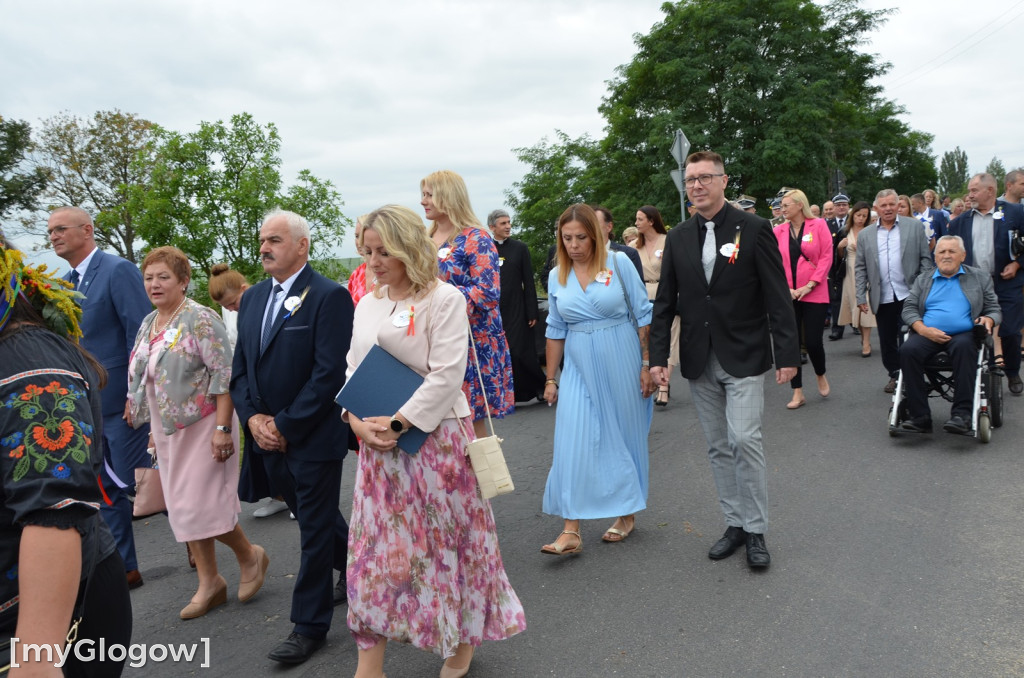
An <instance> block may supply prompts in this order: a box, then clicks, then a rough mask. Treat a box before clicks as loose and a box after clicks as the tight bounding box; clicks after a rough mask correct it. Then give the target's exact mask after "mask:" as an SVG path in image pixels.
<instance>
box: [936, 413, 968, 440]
mask: <svg viewBox="0 0 1024 678" xmlns="http://www.w3.org/2000/svg"><path fill="white" fill-rule="evenodd" d="M942 428H943V429H945V430H946V431H947V432H948V433H959V434H960V435H963V434H965V433H970V432H971V427H970V426H968V425H967V422H966V421H964V418H963V417H961V416H960V415H959V414H954V415H953V416H952V417H950V418H949V421H947V422H946V423H945V424H943V425H942Z"/></svg>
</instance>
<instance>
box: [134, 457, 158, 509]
mask: <svg viewBox="0 0 1024 678" xmlns="http://www.w3.org/2000/svg"><path fill="white" fill-rule="evenodd" d="M166 510H167V502H166V501H165V500H164V488H163V485H161V484H160V465H159V464H158V463H157V461H156V448H153V465H152V466H151V467H150V468H137V469H135V504H134V506H132V516H133V517H135V518H146V517H148V516H151V515H154V514H157V513H163V512H164V511H166Z"/></svg>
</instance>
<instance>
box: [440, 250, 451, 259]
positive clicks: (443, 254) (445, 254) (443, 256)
mask: <svg viewBox="0 0 1024 678" xmlns="http://www.w3.org/2000/svg"><path fill="white" fill-rule="evenodd" d="M451 253H452V248H451V247H442V248H441V249H439V250H438V251H437V258H438V259H441V260H444V259H447V258H448V255H449V254H451Z"/></svg>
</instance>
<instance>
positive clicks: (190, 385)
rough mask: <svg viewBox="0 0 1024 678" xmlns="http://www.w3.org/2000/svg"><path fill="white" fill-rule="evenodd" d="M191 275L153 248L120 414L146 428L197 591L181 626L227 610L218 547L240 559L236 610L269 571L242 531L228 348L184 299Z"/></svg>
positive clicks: (208, 318)
mask: <svg viewBox="0 0 1024 678" xmlns="http://www.w3.org/2000/svg"><path fill="white" fill-rule="evenodd" d="M191 274H192V268H191V266H190V265H189V262H188V257H186V256H185V254H184V253H183V252H182V251H181V250H179V249H178V248H176V247H157V248H156V249H154V250H152V251H150V252H149V254H147V255H146V258H145V259H144V260H143V262H142V279H143V283H144V284H145V287H146V294H148V295H149V299H150V301H151V302H153V305H154V306H155V307H156V310H155V311H153V312H152V313H150V314H149V315H148V316H146V318H145V319H144V320H143V321H142V326H141V327H140V328H139V332H138V334H137V335H136V337H135V348H133V349H132V353H131V357H130V358H129V363H128V403H127V405H126V407H125V418H126V419H127V420H128V422H129V423H130V424H131V425H133V426H135V427H138V426H140V425H141V424H143V423H145V422H150V423H151V426H150V448H152V450H153V453H154V456H155V458H156V460H157V461H158V463H159V466H160V484H161V486H162V487H163V491H164V499H165V500H166V502H167V518H168V522H170V524H171V531H172V532H173V533H174V536H175V538H176V539H177V540H178V541H183V542H186V543H188V545H189V548H190V550H191V553H192V555H193V556H194V558H195V563H196V572H197V574H198V575H199V588H198V590H197V591H196V593H195V595H193V596H192V600H191V601H190V602H189V604H188V605H186V606H185V607H184V608H183V609H182V610H181V612H180V617H181V618H182V619H194V618H196V617H201V616H203V615H205V614H206V613H207V612H208V611H210V610H211V609H212V608H214V607H217V606H218V605H222V604H224V603H226V602H227V598H228V596H227V582H226V581H225V580H224V577H222V576H221V575H220V574H219V573H218V571H217V555H216V553H215V551H214V540H215V539H216V540H217V541H220V542H222V543H224V544H226V545H227V546H228V547H230V548H231V550H232V551H234V554H235V558H237V560H238V567H239V570H240V577H239V579H240V582H239V585H238V600H239V601H240V602H245V601H247V600H249V599H250V598H252V597H253V596H254V595H256V593H257V592H258V591H259V590H260V588H262V586H263V582H264V580H265V578H266V574H267V567H268V565H269V564H270V559H269V558H268V557H267V554H266V552H265V551H264V550H263V547H262V546H256V545H253V544H252V543H251V542H250V541H249V539H248V538H247V537H246V536H245V532H243V531H242V526H241V525H239V524H238V513H239V511H240V510H241V506H240V504H239V503H238V463H237V462H236V461H235V460H234V459H232V457H234V454H235V451H236V450H237V449H238V434H237V428H238V424H237V419H236V418H235V417H234V406H233V403H232V401H231V394H230V393H229V392H228V383H229V382H230V380H231V347H230V345H229V342H228V336H227V331H226V330H225V329H224V324H223V323H222V322H221V320H220V317H219V316H218V315H217V314H216V313H214V312H213V311H212V310H210V309H209V308H206V307H205V306H202V305H200V304H198V303H196V302H194V301H192V300H191V299H189V298H188V297H187V296H186V295H185V292H186V290H187V289H188V283H189V280H190V278H191ZM233 431H236V432H235V433H234V434H232V432H233Z"/></svg>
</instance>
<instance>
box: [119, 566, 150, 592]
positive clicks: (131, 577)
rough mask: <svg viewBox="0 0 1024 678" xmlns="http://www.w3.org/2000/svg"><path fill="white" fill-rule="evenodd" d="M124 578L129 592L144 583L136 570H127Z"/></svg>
mask: <svg viewBox="0 0 1024 678" xmlns="http://www.w3.org/2000/svg"><path fill="white" fill-rule="evenodd" d="M124 578H125V579H126V580H128V590H129V591H132V590H134V589H137V588H139V587H140V586H142V585H143V584H145V583H146V582H144V581H142V574H141V573H140V572H139V571H138V570H128V571H127V572H125V573H124Z"/></svg>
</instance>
